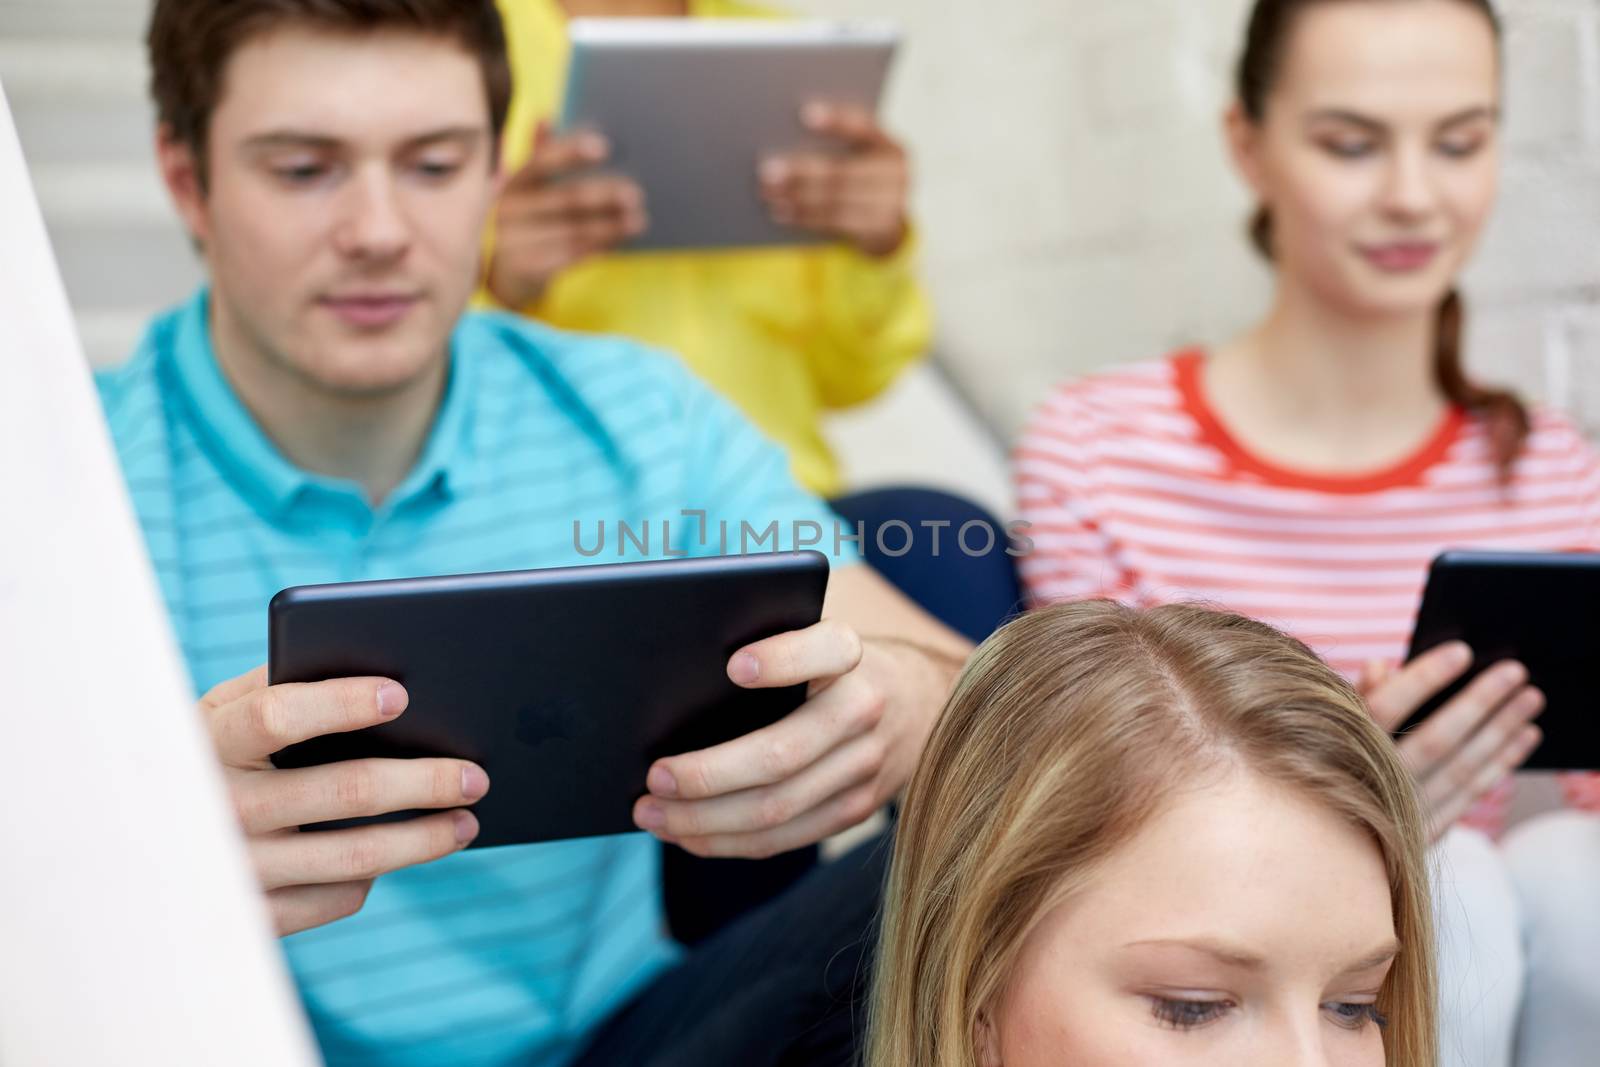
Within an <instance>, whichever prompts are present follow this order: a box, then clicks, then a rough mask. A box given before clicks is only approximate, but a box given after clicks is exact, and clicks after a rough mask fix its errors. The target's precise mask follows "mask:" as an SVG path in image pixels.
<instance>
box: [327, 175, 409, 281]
mask: <svg viewBox="0 0 1600 1067" xmlns="http://www.w3.org/2000/svg"><path fill="white" fill-rule="evenodd" d="M339 211H340V217H339V220H338V224H337V228H336V230H335V234H334V242H335V244H336V246H337V247H338V250H339V252H340V254H341V255H345V256H349V257H351V258H354V259H369V260H389V259H395V258H398V257H399V256H400V255H402V254H404V252H405V251H406V249H407V248H408V247H409V246H410V243H411V227H410V223H409V220H408V219H407V218H406V215H405V212H404V210H403V208H402V205H401V203H400V198H399V195H398V191H397V190H396V189H395V187H394V181H393V179H392V177H391V176H390V175H389V174H388V172H387V171H386V170H379V169H376V168H374V169H372V170H369V171H366V172H364V173H360V174H358V175H357V176H356V178H355V180H353V181H352V182H351V183H350V185H349V186H348V187H347V188H346V189H345V193H344V196H343V197H342V202H341V203H340V205H339Z"/></svg>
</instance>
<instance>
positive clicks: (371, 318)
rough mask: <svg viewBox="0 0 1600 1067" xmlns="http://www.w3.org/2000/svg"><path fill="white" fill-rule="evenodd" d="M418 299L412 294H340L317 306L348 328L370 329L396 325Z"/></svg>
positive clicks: (322, 300) (323, 299)
mask: <svg viewBox="0 0 1600 1067" xmlns="http://www.w3.org/2000/svg"><path fill="white" fill-rule="evenodd" d="M420 299H421V298H420V297H419V296H417V295H416V294H415V293H344V294H340V295H337V296H325V297H322V298H321V299H319V300H318V301H317V303H318V304H319V305H321V306H322V307H325V308H327V309H328V310H329V311H331V312H333V314H334V315H336V316H338V318H339V319H340V320H341V321H343V322H345V323H348V324H349V325H351V326H357V327H361V328H363V329H373V328H376V327H381V326H388V325H390V324H392V323H395V322H398V321H400V320H401V319H402V318H404V317H405V316H406V314H407V313H409V312H410V311H411V309H412V308H413V307H415V306H416V305H417V302H418V301H419V300H420Z"/></svg>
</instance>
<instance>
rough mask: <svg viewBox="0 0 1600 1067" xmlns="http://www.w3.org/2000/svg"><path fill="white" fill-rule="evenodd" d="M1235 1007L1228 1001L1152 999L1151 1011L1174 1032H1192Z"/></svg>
mask: <svg viewBox="0 0 1600 1067" xmlns="http://www.w3.org/2000/svg"><path fill="white" fill-rule="evenodd" d="M1232 1006H1233V1005H1232V1003H1231V1002H1230V1001H1226V1000H1173V999H1171V998H1169V997H1151V998H1150V1010H1151V1012H1152V1013H1153V1014H1154V1015H1155V1017H1156V1018H1157V1019H1158V1020H1160V1021H1161V1023H1162V1024H1163V1025H1165V1026H1170V1027H1172V1028H1173V1029H1174V1030H1192V1029H1194V1028H1195V1027H1197V1026H1204V1025H1205V1024H1206V1023H1208V1022H1211V1021H1212V1020H1213V1019H1216V1018H1219V1017H1220V1016H1221V1015H1222V1013H1223V1012H1225V1011H1227V1010H1228V1009H1229V1008H1231V1007H1232Z"/></svg>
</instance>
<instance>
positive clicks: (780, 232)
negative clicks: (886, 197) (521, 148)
mask: <svg viewBox="0 0 1600 1067" xmlns="http://www.w3.org/2000/svg"><path fill="white" fill-rule="evenodd" d="M570 36H571V40H572V61H571V66H570V68H569V70H568V75H567V90H566V106H565V110H564V112H563V114H562V120H561V128H562V129H563V130H566V131H572V130H578V129H593V130H597V131H599V132H600V133H603V134H604V135H605V136H606V138H607V140H609V141H610V143H611V152H612V155H611V160H610V161H609V163H608V164H607V168H608V169H609V170H612V171H614V172H617V173H622V174H627V175H629V176H630V177H632V178H633V179H634V180H635V181H637V182H639V184H640V185H641V186H643V187H644V191H645V202H646V206H647V209H648V211H649V215H650V228H649V229H648V230H647V231H646V232H645V233H643V234H641V235H640V236H639V237H637V238H635V239H634V240H632V241H631V242H629V243H628V244H627V245H625V246H624V247H625V248H628V249H635V250H644V249H668V248H718V247H741V246H752V245H783V244H803V243H809V242H813V241H816V240H819V239H820V238H817V237H816V236H814V235H812V234H809V233H807V232H805V231H802V230H797V229H793V228H790V227H785V226H780V225H778V224H777V223H775V222H773V221H772V219H771V218H770V217H769V215H768V213H767V209H766V207H765V205H764V204H763V203H762V201H761V194H760V189H759V186H758V184H757V179H756V171H757V167H758V165H759V163H760V161H761V160H762V159H763V158H765V157H766V156H768V155H771V154H774V153H779V152H792V151H819V152H830V151H833V152H836V151H841V150H842V149H841V147H840V146H839V145H838V144H837V143H836V142H834V141H833V140H831V139H828V138H822V137H817V136H815V135H813V134H811V133H809V132H808V131H807V130H806V129H805V128H804V127H803V126H802V125H801V124H800V109H801V107H802V106H803V105H804V104H805V103H807V102H808V101H812V100H821V101H825V102H828V103H839V104H855V105H858V106H863V107H867V108H869V109H872V110H874V111H875V110H876V109H877V107H878V101H879V98H880V96H881V95H882V91H883V84H884V80H885V78H886V77H887V75H888V71H889V64H890V61H891V60H892V59H893V56H894V52H895V49H896V47H897V46H898V44H899V39H900V34H899V31H898V30H897V29H896V28H895V27H894V26H893V25H892V24H890V23H886V22H876V21H874V22H854V21H852V22H833V21H812V20H804V21H786V20H764V19H750V20H745V19H686V18H684V19H639V18H619V19H575V20H574V21H573V22H572V24H571V27H570Z"/></svg>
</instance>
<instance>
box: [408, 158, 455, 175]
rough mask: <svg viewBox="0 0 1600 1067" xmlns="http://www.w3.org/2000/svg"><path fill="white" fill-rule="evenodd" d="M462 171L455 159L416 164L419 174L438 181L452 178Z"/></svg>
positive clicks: (431, 160)
mask: <svg viewBox="0 0 1600 1067" xmlns="http://www.w3.org/2000/svg"><path fill="white" fill-rule="evenodd" d="M460 169H461V164H460V163H459V162H457V161H456V160H453V159H448V160H447V159H424V160H420V161H419V162H418V163H417V164H416V171H417V173H418V174H420V175H422V176H423V177H424V178H431V179H436V180H439V179H444V178H448V177H451V176H452V175H454V174H455V173H456V172H457V171H459V170H460Z"/></svg>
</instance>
